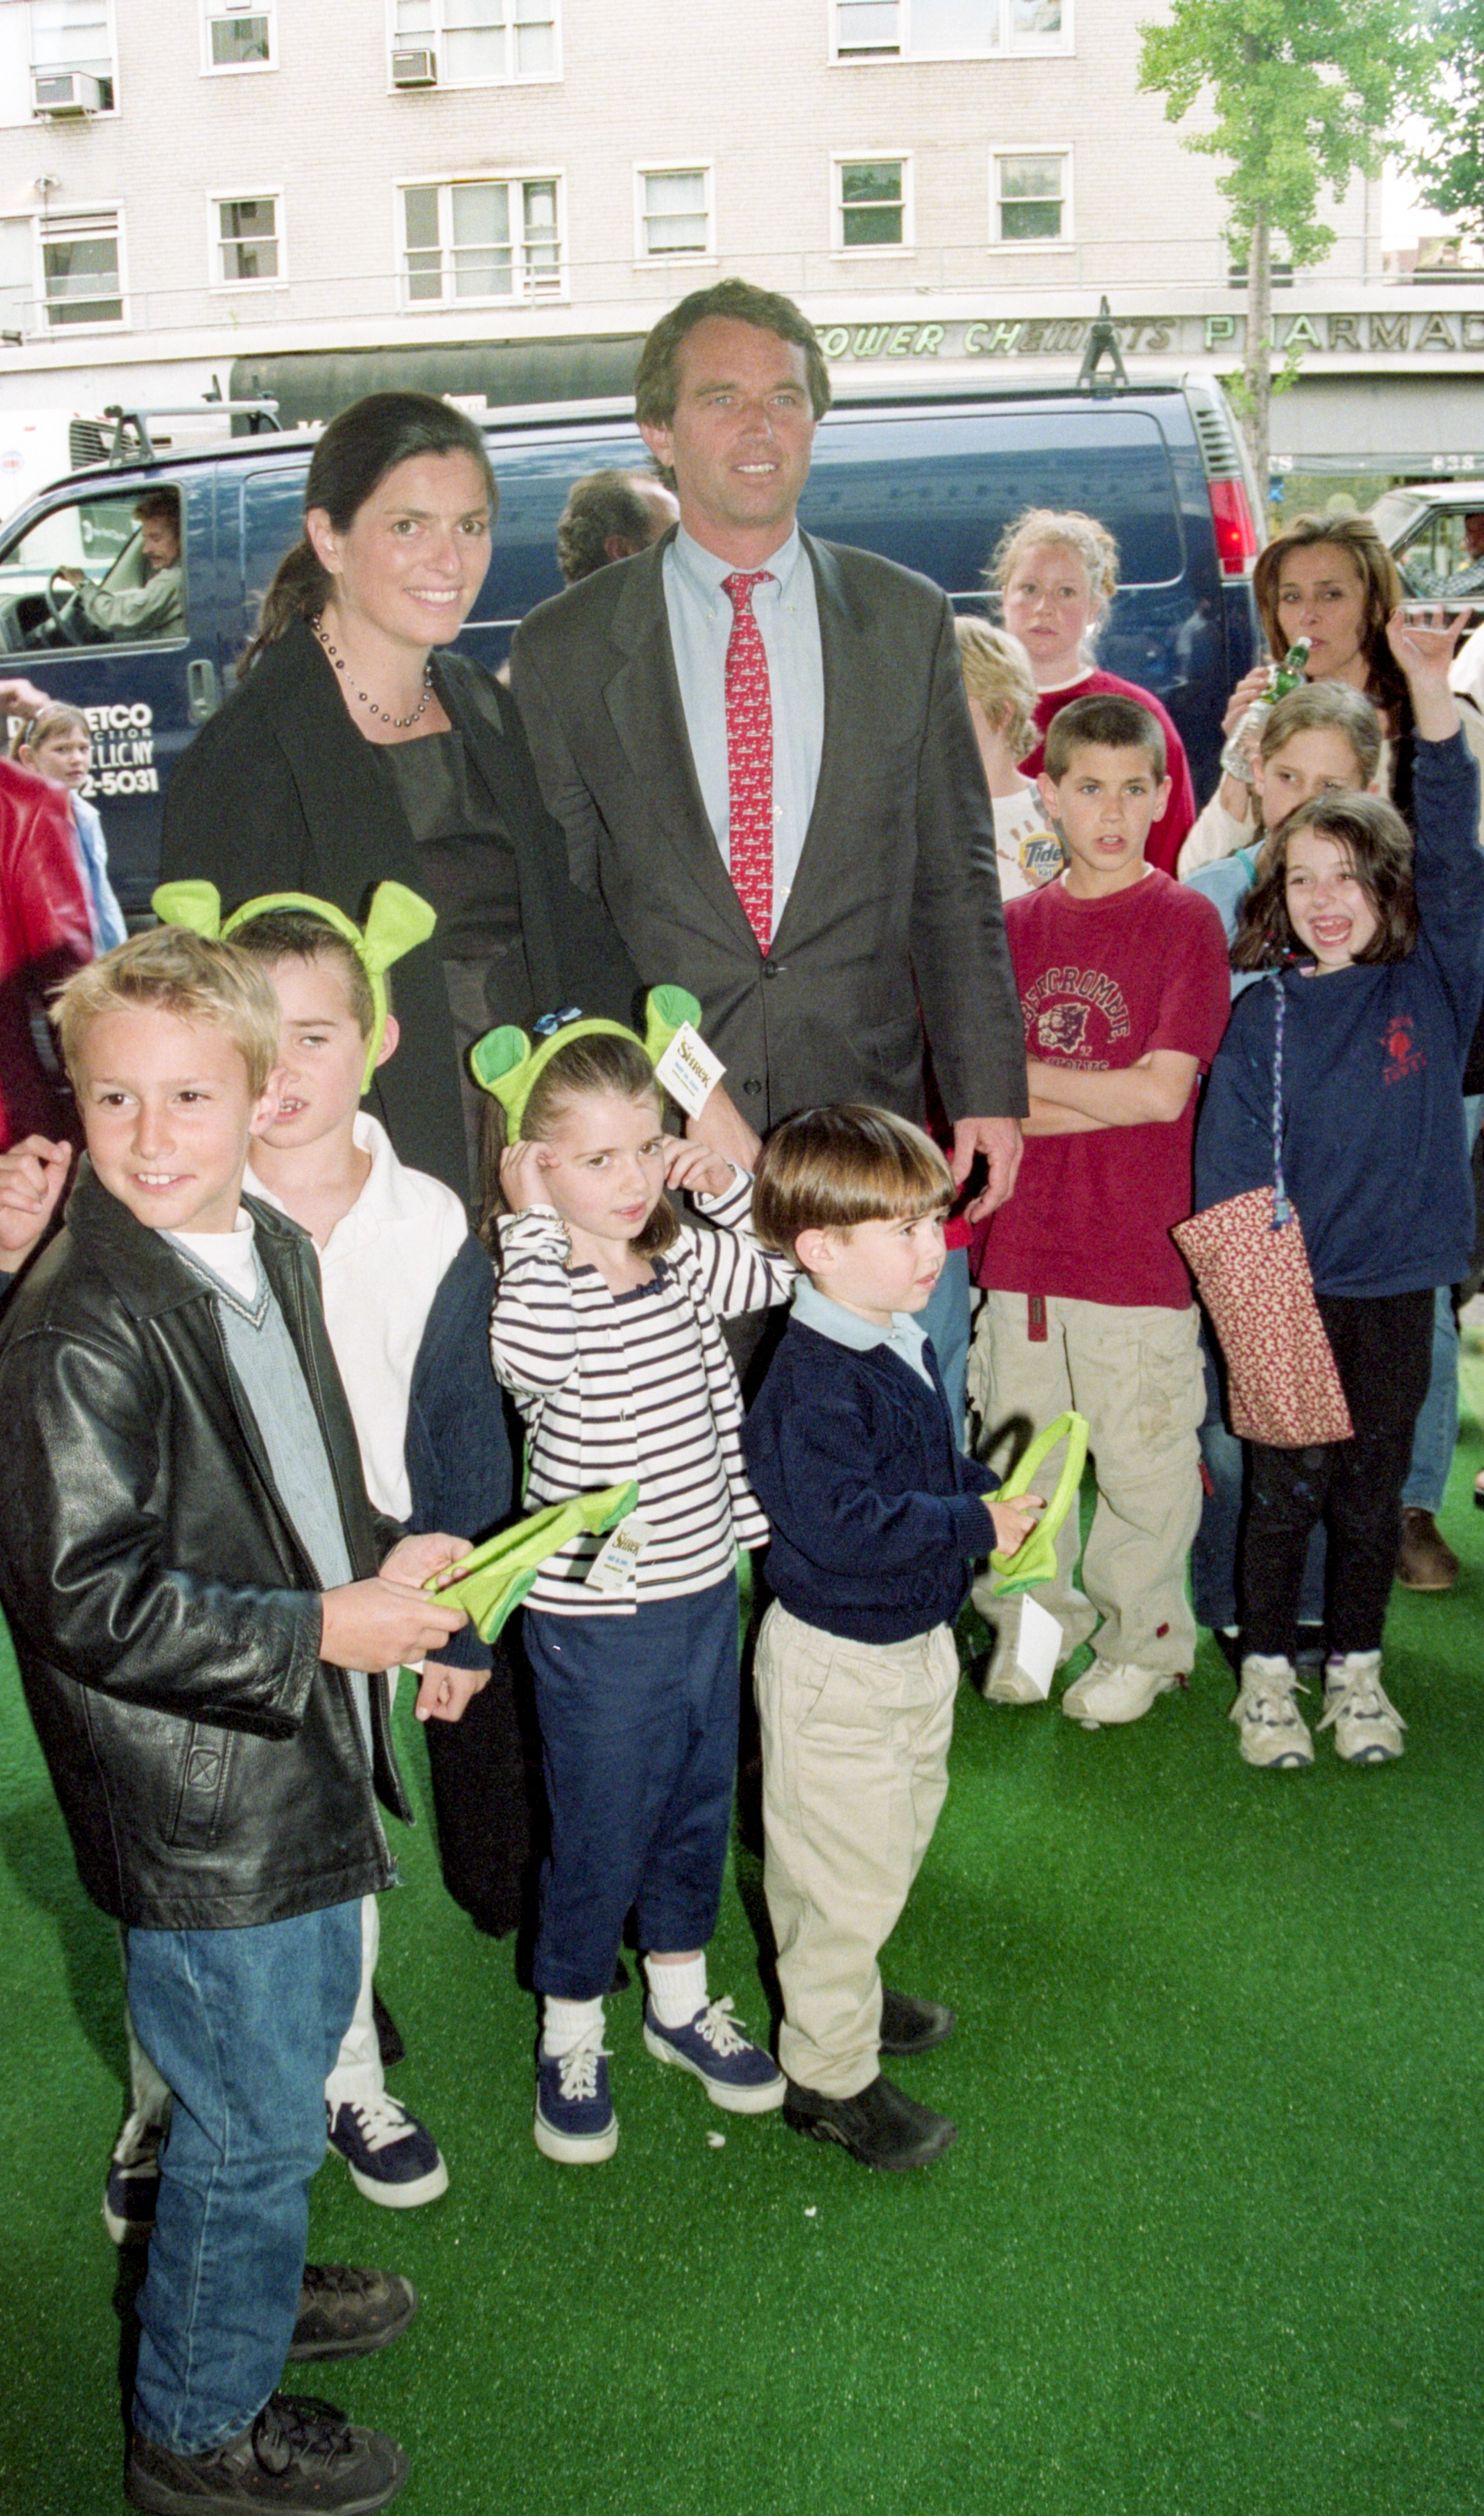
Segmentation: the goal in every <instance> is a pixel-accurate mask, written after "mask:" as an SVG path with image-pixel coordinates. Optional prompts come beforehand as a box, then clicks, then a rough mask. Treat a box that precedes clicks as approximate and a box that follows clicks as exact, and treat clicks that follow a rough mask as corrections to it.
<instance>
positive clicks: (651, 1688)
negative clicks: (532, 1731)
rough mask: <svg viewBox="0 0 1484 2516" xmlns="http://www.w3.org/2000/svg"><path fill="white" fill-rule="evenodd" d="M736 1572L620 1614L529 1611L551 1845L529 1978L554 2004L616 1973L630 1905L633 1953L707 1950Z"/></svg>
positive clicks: (730, 1689)
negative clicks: (635, 1935) (686, 1594)
mask: <svg viewBox="0 0 1484 2516" xmlns="http://www.w3.org/2000/svg"><path fill="white" fill-rule="evenodd" d="M737 1640H738V1637H737V1584H736V1578H735V1575H734V1574H728V1575H727V1578H726V1579H725V1580H724V1581H721V1582H718V1583H716V1584H715V1585H714V1586H713V1587H712V1588H711V1589H709V1590H701V1591H697V1592H696V1593H694V1594H693V1595H692V1596H691V1597H690V1598H686V1599H657V1600H655V1601H654V1602H653V1603H652V1604H650V1605H648V1606H644V1607H640V1608H639V1609H638V1610H637V1612H636V1613H635V1614H633V1615H632V1616H551V1615H543V1614H541V1613H540V1612H539V1610H538V1611H534V1612H533V1611H531V1610H527V1612H526V1618H525V1649H526V1656H527V1658H528V1659H529V1661H530V1664H531V1670H532V1674H533V1675H534V1678H535V1681H536V1714H537V1718H538V1720H539V1721H540V1724H541V1759H542V1764H543V1766H544V1768H545V1772H546V1787H547V1799H548V1801H549V1803H550V1806H551V1812H552V1848H551V1851H550V1853H549V1854H548V1856H547V1860H546V1863H545V1866H544V1867H543V1869H542V1873H541V1922H540V1927H539V1929H538V1931H537V1935H536V1952H535V1959H534V1963H533V1966H532V1979H533V1981H534V1983H535V1986H536V1990H537V1991H538V1992H551V1993H553V1994H554V1995H555V1996H556V1999H558V2000H596V1999H597V1998H598V1995H599V1994H600V1993H602V1992H606V1991H607V1989H608V1986H609V1984H610V1983H611V1982H612V1980H613V1965H614V1960H615V1958H616V1957H617V1955H618V1947H619V1941H620V1939H621V1937H622V1935H623V1927H624V1919H625V1916H626V1915H627V1913H628V1911H629V1908H630V1907H631V1906H633V1907H634V1908H635V1914H636V1919H637V1920H638V1923H639V1946H640V1948H641V1949H644V1950H650V1949H657V1950H660V1951H661V1953H663V1954H671V1953H674V1954H677V1955H679V1954H681V1953H682V1952H683V1951H684V1950H687V1949H704V1947H705V1946H706V1943H707V1941H708V1940H709V1939H710V1938H711V1935H712V1933H713V1931H714V1930H715V1929H716V1926H717V1908H718V1906H719V1905H720V1903H721V1872H722V1869H723V1867H724V1866H725V1861H726V1838H727V1833H728V1831H729V1828H730V1825H731V1794H732V1781H733V1777H734V1775H735V1772H736V1763H737V1711H738V1703H739V1698H740V1681H739V1677H738V1652H737Z"/></svg>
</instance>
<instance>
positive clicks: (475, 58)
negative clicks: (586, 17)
mask: <svg viewBox="0 0 1484 2516" xmlns="http://www.w3.org/2000/svg"><path fill="white" fill-rule="evenodd" d="M558 5H559V0H393V4H392V43H393V45H394V47H395V48H396V50H397V51H398V52H401V51H403V50H404V49H406V48H408V47H423V46H426V47H427V48H428V49H429V50H430V51H431V52H432V53H433V56H434V58H435V60H436V63H437V74H438V85H439V86H440V87H480V86H490V85H494V84H495V83H496V82H499V81H504V80H509V79H546V78H556V76H557V74H558V68H559V64H558V63H557V59H556V12H557V8H558Z"/></svg>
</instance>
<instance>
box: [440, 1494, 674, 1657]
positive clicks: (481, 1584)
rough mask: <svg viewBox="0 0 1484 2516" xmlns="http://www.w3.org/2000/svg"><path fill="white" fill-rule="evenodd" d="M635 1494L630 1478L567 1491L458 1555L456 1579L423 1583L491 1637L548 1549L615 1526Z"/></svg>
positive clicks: (630, 1507) (483, 1637) (636, 1497)
mask: <svg viewBox="0 0 1484 2516" xmlns="http://www.w3.org/2000/svg"><path fill="white" fill-rule="evenodd" d="M638 1500H639V1488H638V1486H637V1485H635V1484H634V1483H633V1481H632V1480H631V1481H630V1483H629V1484H628V1485H626V1486H603V1487H602V1488H601V1489H600V1490H599V1491H598V1492H597V1493H585V1494H573V1495H571V1496H570V1497H569V1499H568V1500H567V1501H565V1502H554V1503H551V1504H549V1505H548V1507H547V1509H546V1510H545V1511H533V1512H532V1513H531V1515H530V1518H529V1519H528V1520H517V1521H516V1522H515V1524H514V1526H513V1527H512V1528H510V1529H502V1530H501V1531H499V1533H498V1535H496V1536H494V1537H487V1538H486V1539H485V1541H484V1543H483V1545H482V1546H476V1547H475V1548H474V1553H473V1554H472V1555H466V1556H464V1557H462V1558H461V1559H460V1560H461V1562H462V1563H463V1564H464V1566H465V1568H466V1569H465V1571H464V1572H462V1573H461V1574H460V1576H459V1578H458V1580H457V1581H445V1582H444V1583H443V1585H442V1587H441V1589H440V1588H439V1586H438V1584H437V1582H436V1581H425V1582H424V1584H423V1587H424V1589H425V1590H431V1591H432V1592H433V1595H434V1596H435V1597H436V1598H439V1599H451V1600H452V1602H453V1604H454V1606H455V1607H456V1608H462V1609H463V1610H464V1611H465V1613H466V1614H467V1615H468V1617H469V1620H470V1623H471V1624H472V1625H474V1627H475V1629H476V1631H477V1633H478V1635H479V1639H480V1641H481V1642H486V1643H492V1642H493V1641H494V1639H495V1636H496V1634H498V1633H499V1631H500V1629H501V1627H502V1626H503V1625H504V1624H505V1622H506V1620H507V1618H508V1617H510V1616H511V1615H513V1614H514V1613H515V1609H516V1608H518V1607H519V1605H520V1602H521V1600H522V1599H523V1598H524V1597H525V1595H526V1593H527V1591H528V1590H529V1589H530V1587H531V1584H532V1583H533V1582H534V1580H535V1578H536V1575H537V1573H538V1572H540V1570H541V1567H542V1565H543V1564H544V1563H545V1562H546V1560H547V1557H548V1556H549V1555H555V1554H556V1552H557V1550H558V1548H560V1547H563V1546H565V1544H566V1542H567V1539H568V1538H569V1537H577V1536H579V1535H580V1534H581V1532H582V1531H584V1530H586V1531H587V1532H588V1534H589V1535H590V1536H593V1537H597V1536H598V1535H600V1534H601V1532H602V1531H605V1530H609V1529H616V1528H617V1527H618V1524H619V1522H620V1521H621V1520H627V1519H628V1517H629V1514H630V1512H631V1511H632V1510H633V1509H634V1506H635V1504H636V1503H637V1502H638Z"/></svg>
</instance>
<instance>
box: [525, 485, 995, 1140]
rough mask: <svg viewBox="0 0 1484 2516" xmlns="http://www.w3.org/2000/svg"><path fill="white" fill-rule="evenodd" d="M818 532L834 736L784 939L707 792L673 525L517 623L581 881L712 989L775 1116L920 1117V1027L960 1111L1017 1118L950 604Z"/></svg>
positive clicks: (735, 1063)
mask: <svg viewBox="0 0 1484 2516" xmlns="http://www.w3.org/2000/svg"><path fill="white" fill-rule="evenodd" d="M666 538H667V539H668V538H669V537H668V536H667V537H666ZM804 548H805V549H806V551H807V553H808V556H809V559H810V562H811V564H812V566H813V568H814V574H815V580H816V584H817V588H818V597H819V628H820V638H821V643H822V647H823V653H824V704H825V724H824V751H823V757H822V760H821V764H820V772H819V785H818V788H817V790H816V793H815V797H814V809H813V813H812V815H811V817H810V820H809V826H808V830H807V832H806V834H805V837H804V849H803V853H802V855H801V857H800V861H799V870H798V873H797V875H796V877H795V881H794V885H793V889H792V890H791V892H790V894H789V899H788V902H787V905H786V907H785V909H784V913H783V917H782V919H781V921H780V923H779V926H778V930H777V933H776V934H775V935H774V937H773V941H772V947H771V949H770V951H769V952H768V953H767V955H766V957H765V958H764V956H763V952H762V951H761V950H760V948H759V945H758V942H757V939H756V937H755V936H754V934H753V931H752V928H751V927H750V926H749V924H748V922H747V918H746V915H745V913H744V911H743V908H742V904H741V902H740V901H739V900H738V898H737V895H736V893H735V891H734V890H733V888H732V885H731V881H730V879H729V877H728V874H727V871H726V867H725V866H724V864H723V863H722V861H721V852H720V850H719V848H718V846H717V842H716V838H715V836H714V834H713V831H712V828H711V824H710V822H709V821H708V819H707V818H706V813H705V808H704V806H703V805H702V802H701V793H700V788H699V786H698V784H697V781H696V775H695V769H694V765H693V762H692V759H691V753H690V744H689V740H688V737H687V735H686V732H685V719H684V714H683V710H682V708H681V703H680V684H679V681H678V679H677V676H676V669H675V656H674V650H673V649H672V646H671V640H670V626H669V621H668V618H667V616H666V610H665V596H664V587H663V582H662V578H661V566H662V558H663V551H664V543H663V542H661V543H657V544H656V545H655V546H654V548H653V549H651V550H648V551H645V552H643V553H642V554H641V555H640V556H639V558H637V559H630V560H622V561H620V562H618V564H617V565H616V566H611V567H605V568H601V569H599V571H598V574H597V575H596V576H590V577H587V578H585V579H584V580H583V581H581V582H580V583H579V584H576V585H573V586H570V587H569V588H568V589H567V591H566V592H565V593H564V594H559V595H557V596H556V597H555V598H554V600H553V601H551V602H549V603H543V604H541V605H540V606H539V607H538V608H537V609H536V610H534V611H532V612H531V613H530V614H529V615H528V616H527V618H526V619H525V620H523V621H522V622H521V624H520V627H519V628H518V629H517V630H516V632H515V647H514V650H513V656H512V667H513V676H512V677H513V685H514V689H515V698H516V701H517V704H518V705H519V708H520V712H521V715H522V717H523V718H524V720H525V727H526V731H527V733H528V734H529V736H530V742H531V749H532V751H533V753H534V755H535V760H536V769H537V774H538V776H539V777H540V780H541V784H542V789H543V792H544V793H545V795H546V799H547V802H548V804H549V805H550V807H551V809H552V811H553V812H554V813H555V815H556V818H557V820H558V821H559V822H560V823H561V825H562V827H563V829H564V830H565V831H566V835H567V844H568V848H569V850H570V853H571V864H572V873H573V877H574V879H575V880H576V881H577V883H578V884H579V885H580V886H581V887H582V888H583V889H584V890H586V891H588V892H591V893H594V894H595V895H596V896H597V897H598V898H599V899H600V900H601V901H602V902H603V904H604V905H605V907H606V908H607V911H608V914H609V916H610V917H611V918H612V920H613V923H614V925H615V926H616V927H617V928H618V931H619V933H620V935H621V936H622V937H623V940H624V943H626V945H627V946H628V949H629V953H630V955H631V957H632V959H633V960H634V962H635V963H636V965H637V966H638V969H639V976H640V978H641V979H642V980H643V982H644V984H645V985H649V986H653V985H658V984H659V983H661V982H662V981H665V980H671V981H674V982H677V983H679V984H680V985H682V986H686V987H689V988H690V990H691V991H692V993H693V994H694V995H696V996H698V997H699V998H700V1001H701V1007H702V1013H703V1017H704V1022H705V1027H706V1035H707V1038H708V1039H709V1040H710V1041H711V1043H712V1045H713V1047H714V1048H715V1049H716V1050H717V1052H718V1054H719V1055H720V1056H721V1057H723V1058H724V1059H725V1061H726V1067H727V1076H726V1083H727V1089H728V1091H729V1092H730V1093H731V1094H732V1096H733V1098H734V1099H735V1100H736V1102H737V1106H738V1108H739V1109H740V1110H741V1111H742V1113H743V1115H744V1116H745V1117H746V1118H748V1119H750V1120H751V1122H752V1124H753V1125H754V1126H755V1127H756V1128H757V1129H758V1131H759V1133H760V1134H765V1133H766V1131H767V1129H768V1128H769V1127H772V1126H775V1125H776V1124H777V1123H778V1121H779V1120H780V1119H782V1118H786V1117H788V1116H790V1115H791V1114H792V1112H793V1111H796V1110H800V1109H804V1108H805V1107H807V1106H808V1105H810V1104H811V1103H815V1102H826V1101H871V1102H877V1103H879V1104H882V1105H884V1106H885V1107H886V1108H887V1109H890V1110H895V1111H899V1112H900V1113H901V1115H903V1116H904V1117H910V1118H918V1119H921V1117H922V1116H923V1114H924V1107H925V1099H924V1080H923V1032H924V1028H925V1027H926V1030H927V1042H928V1045H929V1046H930V1049H931V1052H932V1065H933V1070H934V1073H935V1075H936V1078H937V1085H938V1090H939V1092H940V1094H941V1096H942V1100H943V1104H944V1107H945V1110H946V1111H947V1114H948V1115H949V1116H950V1117H951V1118H959V1117H996V1116H1007V1115H1014V1116H1018V1115H1020V1114H1022V1113H1023V1111H1024V1110H1025V1106H1026V1100H1025V1059H1024V1052H1023V1047H1022V1031H1021V1023H1020V1009H1019V1004H1018V1001H1017V998H1016V993H1015V985H1014V979H1013V975H1012V972H1011V969H1010V954H1009V951H1008V949H1007V946H1006V941H1005V925H1004V918H1003V915H1002V911H1001V906H1000V885H999V878H998V875H997V873H996V869H995V844H994V820H993V816H992V813H991V810H990V804H989V798H988V795H987V793H986V791H985V785H984V776H983V772H982V770H981V768H980V764H979V755H978V750H977V747H976V745H975V742H974V737H973V728H972V726H971V725H970V723H969V710H968V705H967V702H966V699H965V695H964V680H963V674H962V672H961V670H960V666H959V656H958V648H957V644H956V641H955V638H954V633H953V615H952V612H951V610H950V608H949V605H948V602H947V600H946V598H945V597H944V596H943V595H942V594H941V593H940V592H939V591H938V589H937V587H936V586H934V585H932V584H930V583H929V582H928V580H927V578H926V577H922V576H917V575H914V574H912V573H911V572H910V571H909V570H908V569H906V568H902V567H897V566H894V565H893V563H892V562H891V561H889V560H884V559H878V558H877V557H876V556H875V554H874V553H872V552H870V551H859V550H849V549H845V548H843V547H841V546H839V545H837V544H835V543H832V542H816V541H813V540H811V539H809V537H808V536H807V535H805V537H804ZM920 1008H921V1010H920Z"/></svg>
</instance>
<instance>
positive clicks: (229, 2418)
mask: <svg viewBox="0 0 1484 2516" xmlns="http://www.w3.org/2000/svg"><path fill="white" fill-rule="evenodd" d="M360 1931H361V1918H360V1900H359V1898H357V1899H356V1900H355V1902H354V1903H353V1904H349V1905H332V1906H330V1907H329V1908H327V1909H326V1910H324V1911H322V1912H318V1913H303V1914H299V1915H296V1916H295V1918H294V1919H293V1920H292V1921H287V1922H262V1923H259V1924H257V1925H256V1926H255V1927H253V1928H251V1929H246V1930H227V1931H140V1930H131V1931H130V1933H129V1935H128V1956H129V2008H130V2012H131V2014H132V2016H133V2019H134V2025H135V2031H136V2033H137V2034H138V2036H139V2039H140V2042H141V2043H142V2044H143V2045H144V2050H145V2052H146V2053H147V2054H148V2056H149V2058H150V2060H151V2061H152V2062H153V2063H154V2065H155V2068H156V2069H157V2070H158V2072H159V2074H160V2076H161V2077H162V2078H163V2079H164V2081H165V2083H166V2085H167V2086H168V2087H169V2089H170V2091H171V2093H172V2096H173V2097H174V2100H175V2102H174V2106H173V2108H172V2112H171V2120H170V2136H169V2138H168V2140H167V2141H166V2143H165V2146H164V2149H163V2151H162V2152H161V2155H160V2191H159V2204H158V2208H157V2211H156V2215H155V2223H154V2235H153V2237H152V2238H151V2239H150V2243H149V2269H148V2273H147V2276H146V2278H145V2281H144V2287H143V2288H142V2289H141V2291H140V2295H139V2320H140V2351H139V2368H138V2371H137V2374H136V2377H135V2392H134V2425H135V2427H136V2428H137V2429H139V2430H140V2432H141V2433H142V2434H143V2435H144V2436H145V2437H148V2438H152V2439H153V2440H154V2441H155V2443H156V2445H159V2446H164V2447H168V2448H170V2449H171V2451H172V2452H173V2453H177V2454H199V2453H203V2452H204V2451H205V2450H206V2449H207V2448H208V2447H214V2446H222V2445H225V2444H226V2442H227V2439H228V2438H234V2437H237V2436H239V2435H240V2434H241V2432H242V2430H243V2429H245V2428H246V2427H247V2426H248V2425H249V2423H250V2422H251V2421H253V2420H254V2419H256V2417H257V2415H258V2413H259V2411H261V2410H262V2409H263V2406H264V2404H265V2403H266V2402H267V2401H268V2396H269V2394H271V2393H272V2391H273V2389H274V2387H275V2386H276V2385H277V2384H278V2382H279V2379H280V2378H281V2376H282V2374H283V2363H284V2359H285V2357H286V2355H287V2352H288V2346H289V2342H290V2340H291V2339H292V2337H293V2331H294V2325H295V2322H296V2320H297V2317H298V2314H299V2290H300V2284H301V2280H302V2278H303V2273H304V2249H305V2242H306V2238H307V2235H308V2230H309V2181H310V2178H311V2177H312V2175H313V2173H314V2170H315V2168H316V2167H317V2166H318V2164H319V2162H320V2160H321V2159H322V2158H323V2156H324V2150H325V2103H324V2083H325V2080H326V2077H327V2076H328V2075H329V2072H330V2070H331V2068H332V2067H333V2065H334V2062H335V2057H336V2055H337V2054H338V2052H339V2050H340V2042H341V2038H342V2036H343V2035H344V2034H345V2032H346V2029H347V2028H348V2026H349V2025H350V2013H351V2011H352V2009H353V2008H354V2006H355V1994H356V1990H357V1988H358V1986H359V1983H360Z"/></svg>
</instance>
